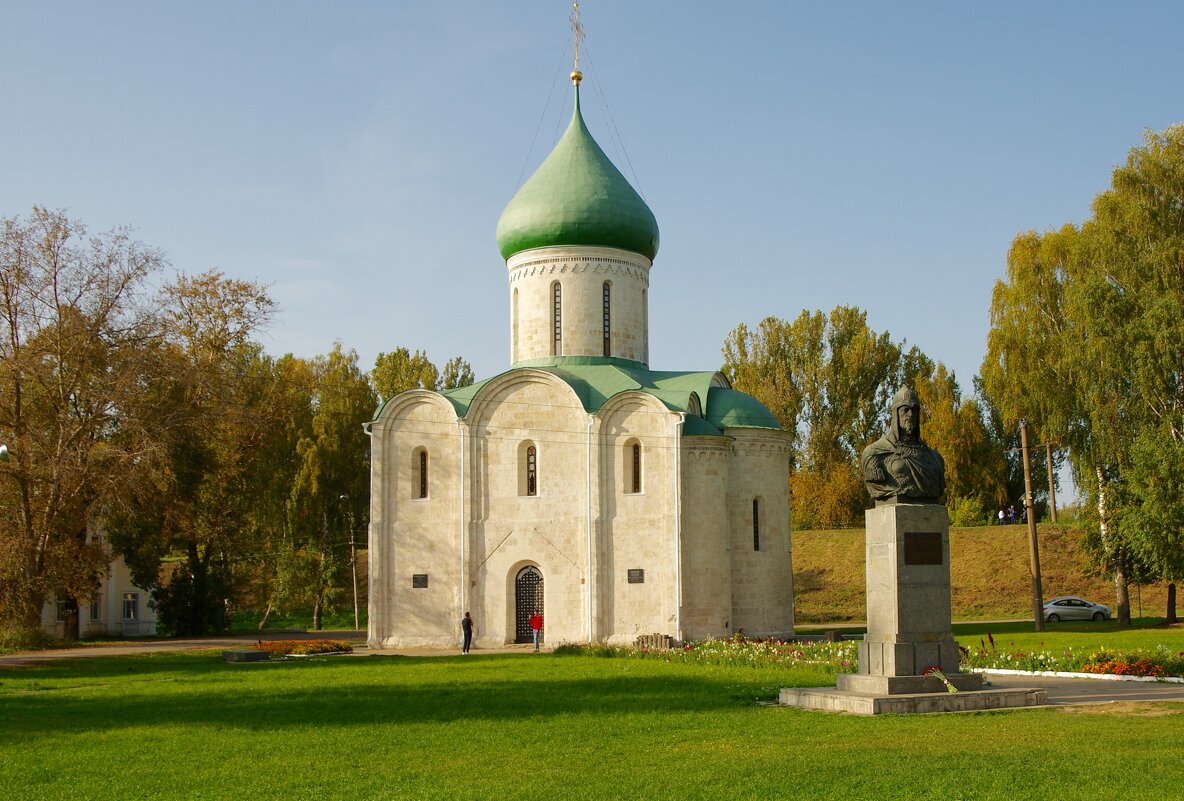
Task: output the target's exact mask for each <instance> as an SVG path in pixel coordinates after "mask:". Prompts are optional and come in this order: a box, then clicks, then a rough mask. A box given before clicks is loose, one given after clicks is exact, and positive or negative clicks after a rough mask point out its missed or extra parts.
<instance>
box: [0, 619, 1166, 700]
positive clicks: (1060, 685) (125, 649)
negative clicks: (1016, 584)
mask: <svg viewBox="0 0 1184 801" xmlns="http://www.w3.org/2000/svg"><path fill="white" fill-rule="evenodd" d="M259 639H265V640H298V639H305V640H311V639H330V640H347V641H349V642H351V643H355V644H360V646H356V650H355V651H354V653H355V655H358V656H367V655H380V656H459V655H460V651H459V650H458V649H455V648H447V649H445V648H399V649H381V650H371V649H369V648H367V647H366V646H365V644H364V643H365V642H366V632H364V631H318V632H267V633H266V634H262V635H239V636H234V637H208V638H202V639H191V640H147V641H129V642H126V643H120V644H118V645H90V646H80V647H78V648H63V649H58V650H53V651H26V652H23V653H19V654H8V655H6V656H0V668H3V667H20V666H23V665H35V664H39V663H45V662H52V661H56V660H59V659H86V658H93V657H100V656H126V655H130V654H146V653H155V652H164V651H186V650H191V649H195V648H223V649H226V648H246V647H250V645H251V644H252V643H254V642H255V641H256V640H259ZM530 651H531V646H530V644H529V643H527V644H524V645H507V646H504V647H502V648H482V649H479V650H474V651H473V655H475V656H476V655H480V654H490V653H521V654H527V653H530ZM986 679H987V681H989V682H990V683H991V685H992V686H994V687H1000V688H1012V687H1043V688H1044V689H1045V690H1046V691H1047V693H1048V704H1049V706H1072V705H1079V704H1106V703H1145V702H1150V701H1179V702H1184V684H1162V683H1155V682H1138V681H1111V680H1106V679H1063V678H1053V677H1049V676H1010V675H998V674H993V673H988V674H987V675H986Z"/></svg>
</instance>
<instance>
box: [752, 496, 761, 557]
mask: <svg viewBox="0 0 1184 801" xmlns="http://www.w3.org/2000/svg"><path fill="white" fill-rule="evenodd" d="M760 549H761V502H760V501H759V500H757V499H756V498H753V499H752V550H754V551H759V550H760Z"/></svg>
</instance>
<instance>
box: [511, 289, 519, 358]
mask: <svg viewBox="0 0 1184 801" xmlns="http://www.w3.org/2000/svg"><path fill="white" fill-rule="evenodd" d="M510 359H511V361H518V287H514V300H513V302H512V303H511V305H510Z"/></svg>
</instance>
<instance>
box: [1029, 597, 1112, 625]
mask: <svg viewBox="0 0 1184 801" xmlns="http://www.w3.org/2000/svg"><path fill="white" fill-rule="evenodd" d="M1109 618H1110V607H1108V606H1102V605H1101V604H1094V603H1090V602H1089V601H1087V600H1085V599H1084V598H1078V597H1076V596H1073V595H1062V596H1061V597H1060V598H1053V599H1052V600H1051V601H1045V602H1044V619H1045V620H1047V621H1048V622H1049V623H1056V622H1057V621H1060V620H1108V619H1109Z"/></svg>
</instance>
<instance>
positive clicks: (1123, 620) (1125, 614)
mask: <svg viewBox="0 0 1184 801" xmlns="http://www.w3.org/2000/svg"><path fill="white" fill-rule="evenodd" d="M1114 595H1115V597H1116V598H1117V599H1118V625H1120V626H1129V625H1130V624H1131V593H1130V587H1129V586H1127V583H1126V573H1125V572H1124V571H1123V569H1122V568H1121V567H1116V568H1115V569H1114Z"/></svg>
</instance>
